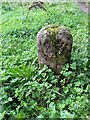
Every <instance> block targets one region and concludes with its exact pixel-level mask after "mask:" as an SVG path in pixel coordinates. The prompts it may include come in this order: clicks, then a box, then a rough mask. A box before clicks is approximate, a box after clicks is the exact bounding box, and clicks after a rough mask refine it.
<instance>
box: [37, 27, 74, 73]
mask: <svg viewBox="0 0 90 120" xmlns="http://www.w3.org/2000/svg"><path fill="white" fill-rule="evenodd" d="M72 42H73V38H72V35H71V33H70V31H69V29H68V28H66V27H65V26H56V25H48V26H46V27H43V28H42V29H41V30H40V31H39V32H38V34H37V45H38V59H39V66H43V65H44V64H46V65H48V66H49V67H50V68H51V69H52V70H53V71H54V72H55V74H57V75H58V74H60V70H61V68H62V66H63V65H64V64H65V63H67V62H68V63H69V62H70V56H71V49H72Z"/></svg>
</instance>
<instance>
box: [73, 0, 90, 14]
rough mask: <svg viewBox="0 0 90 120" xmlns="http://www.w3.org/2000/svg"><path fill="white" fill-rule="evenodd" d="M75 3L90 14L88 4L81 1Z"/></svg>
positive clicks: (77, 0) (76, 0)
mask: <svg viewBox="0 0 90 120" xmlns="http://www.w3.org/2000/svg"><path fill="white" fill-rule="evenodd" d="M75 2H76V3H77V4H78V5H79V6H80V9H81V10H82V11H83V12H85V13H88V12H90V8H89V5H88V2H80V0H75Z"/></svg>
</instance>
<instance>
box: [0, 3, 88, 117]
mask: <svg viewBox="0 0 90 120" xmlns="http://www.w3.org/2000/svg"><path fill="white" fill-rule="evenodd" d="M27 13H28V11H27V6H26V5H25V6H24V15H23V11H22V8H21V6H20V5H18V4H11V3H10V6H9V5H8V4H5V3H2V24H1V26H2V66H1V67H2V72H1V76H2V79H1V84H0V91H1V97H0V100H1V101H2V102H1V103H2V104H1V106H2V110H1V114H0V116H1V118H13V117H14V118H32V117H35V118H88V116H89V109H90V108H89V99H88V94H89V88H90V86H89V78H88V77H89V72H88V66H87V62H88V51H87V46H88V15H87V14H85V13H83V12H81V11H80V9H79V7H78V6H76V4H73V2H70V3H69V2H67V3H61V2H60V3H59V4H57V5H55V4H48V5H47V11H46V12H44V11H43V10H41V9H37V10H35V9H33V10H31V11H30V12H29V15H28V16H27ZM48 24H56V25H57V24H58V25H65V26H66V27H68V28H69V29H70V31H71V33H72V36H73V49H72V54H71V70H69V66H68V64H66V65H65V66H63V69H62V71H61V74H60V75H58V76H56V75H54V73H53V71H52V70H51V69H49V68H48V67H47V66H44V68H43V69H42V70H40V68H39V66H38V56H37V40H36V36H37V33H38V31H39V30H40V29H41V28H42V27H43V26H46V25H48Z"/></svg>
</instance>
